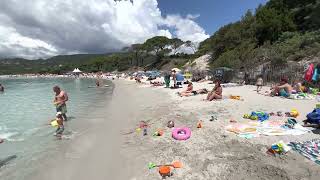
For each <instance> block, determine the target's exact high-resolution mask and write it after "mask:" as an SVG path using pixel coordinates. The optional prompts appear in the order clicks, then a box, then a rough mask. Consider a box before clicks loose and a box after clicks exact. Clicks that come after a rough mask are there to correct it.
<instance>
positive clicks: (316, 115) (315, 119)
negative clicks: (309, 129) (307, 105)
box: [307, 108, 320, 124]
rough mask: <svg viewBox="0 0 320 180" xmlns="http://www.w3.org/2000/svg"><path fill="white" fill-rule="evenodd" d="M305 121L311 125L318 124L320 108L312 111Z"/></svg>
mask: <svg viewBox="0 0 320 180" xmlns="http://www.w3.org/2000/svg"><path fill="white" fill-rule="evenodd" d="M307 119H308V120H307V121H308V122H309V123H311V124H320V108H316V109H314V110H313V111H312V112H311V113H309V114H308V115H307Z"/></svg>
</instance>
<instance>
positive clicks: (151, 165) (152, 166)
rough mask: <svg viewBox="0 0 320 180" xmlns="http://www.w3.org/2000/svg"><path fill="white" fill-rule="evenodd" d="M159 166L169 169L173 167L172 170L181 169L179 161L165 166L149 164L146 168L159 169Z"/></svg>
mask: <svg viewBox="0 0 320 180" xmlns="http://www.w3.org/2000/svg"><path fill="white" fill-rule="evenodd" d="M160 166H170V167H173V168H182V163H181V162H179V161H175V162H173V163H172V164H166V165H156V164H155V163H149V164H148V168H149V169H153V168H155V167H160Z"/></svg>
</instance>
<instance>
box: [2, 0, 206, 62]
mask: <svg viewBox="0 0 320 180" xmlns="http://www.w3.org/2000/svg"><path fill="white" fill-rule="evenodd" d="M197 17H198V15H188V16H187V17H181V16H179V15H168V16H167V17H163V16H162V15H161V11H160V9H159V8H158V3H157V0H135V1H134V3H133V4H132V3H131V2H130V1H121V2H114V0H90V1H80V0H79V1H76V3H75V1H74V0H50V1H48V0H32V1H31V0H30V1H26V0H1V1H0V56H19V57H27V58H38V57H48V56H53V55H56V54H70V53H74V52H77V53H104V52H110V51H115V50H118V49H120V48H122V47H124V46H127V45H130V44H132V43H142V42H144V41H145V40H146V39H148V38H150V37H153V36H157V35H162V36H167V37H169V38H171V37H172V36H173V35H176V36H177V37H178V38H181V39H183V40H192V41H202V40H204V39H206V38H207V37H208V35H206V33H205V31H204V30H203V29H202V28H201V27H200V26H199V25H198V24H197V23H196V22H195V21H194V20H195V19H196V18H197Z"/></svg>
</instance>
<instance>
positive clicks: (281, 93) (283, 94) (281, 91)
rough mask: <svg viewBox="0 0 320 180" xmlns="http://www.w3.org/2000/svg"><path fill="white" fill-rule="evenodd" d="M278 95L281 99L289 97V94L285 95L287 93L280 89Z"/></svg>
mask: <svg viewBox="0 0 320 180" xmlns="http://www.w3.org/2000/svg"><path fill="white" fill-rule="evenodd" d="M279 95H280V96H282V97H289V96H290V94H289V93H287V91H285V90H284V89H281V90H280V91H279Z"/></svg>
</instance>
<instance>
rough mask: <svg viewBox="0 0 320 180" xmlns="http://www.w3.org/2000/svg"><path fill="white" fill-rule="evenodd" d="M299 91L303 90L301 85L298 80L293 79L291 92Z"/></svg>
mask: <svg viewBox="0 0 320 180" xmlns="http://www.w3.org/2000/svg"><path fill="white" fill-rule="evenodd" d="M301 92H303V87H302V84H301V82H299V81H298V80H296V81H294V83H293V90H292V93H301Z"/></svg>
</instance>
